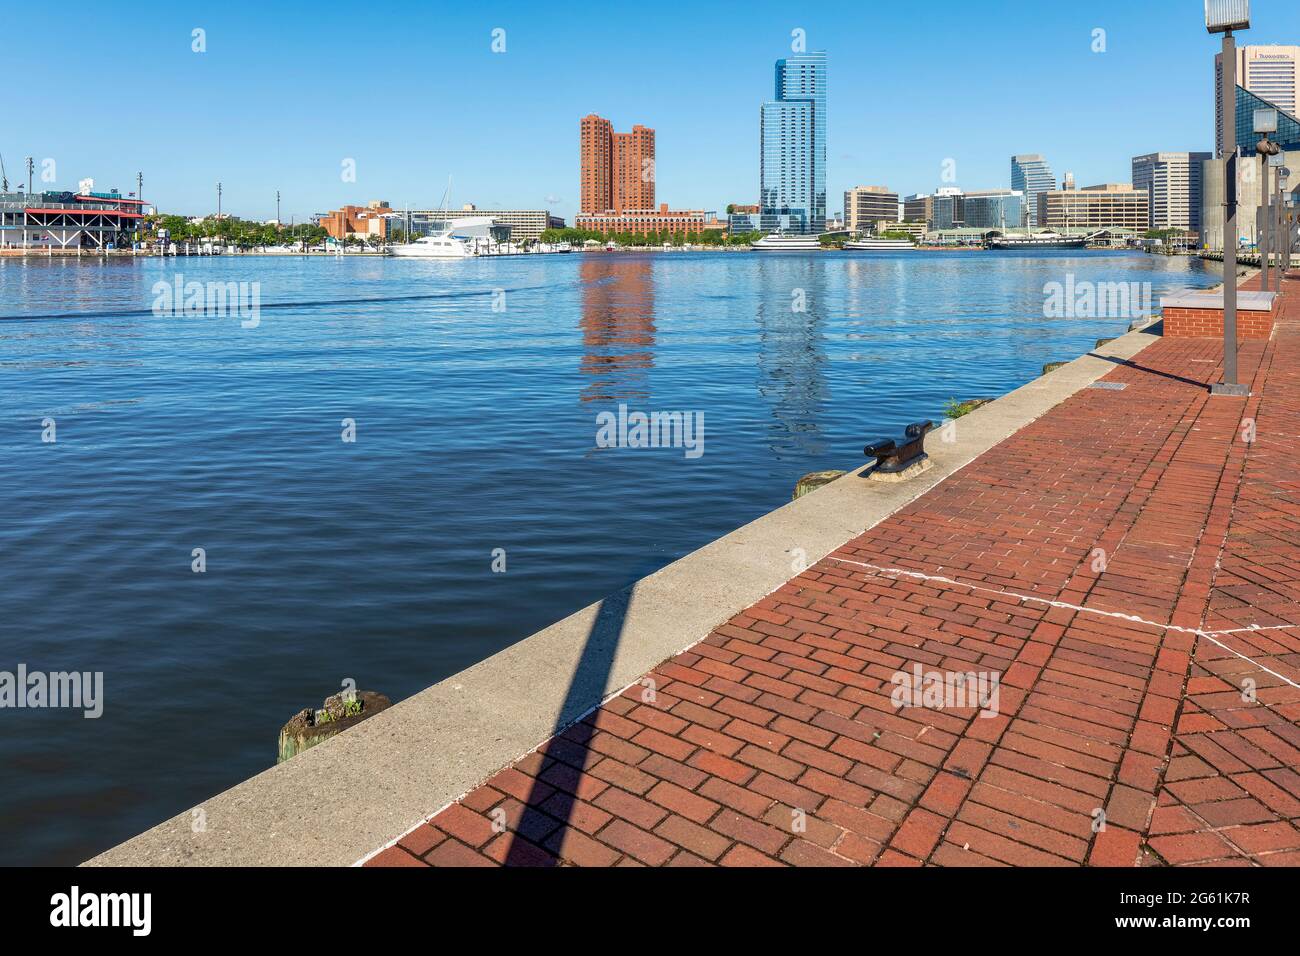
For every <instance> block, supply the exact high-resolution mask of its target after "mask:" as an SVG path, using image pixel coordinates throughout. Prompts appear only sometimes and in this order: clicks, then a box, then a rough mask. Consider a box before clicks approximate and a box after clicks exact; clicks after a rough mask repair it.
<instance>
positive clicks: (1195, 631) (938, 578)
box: [826, 554, 1300, 690]
mask: <svg viewBox="0 0 1300 956" xmlns="http://www.w3.org/2000/svg"><path fill="white" fill-rule="evenodd" d="M826 557H827V558H829V559H830V560H832V561H838V562H839V563H840V564H852V565H854V566H855V567H859V568H866V569H867V570H868V571H874V572H876V573H877V574H882V575H885V576H887V577H904V578H913V579H915V580H918V581H933V582H936V583H938V584H948V585H951V586H953V587H959V588H966V589H967V590H969V591H981V592H983V593H985V594H996V595H998V596H999V597H1009V598H1015V599H1016V600H1019V601H1030V602H1033V603H1035V604H1046V605H1047V606H1048V607H1059V608H1064V609H1066V610H1068V611H1078V612H1080V613H1082V614H1096V615H1098V616H1099V617H1109V618H1113V619H1115V620H1120V621H1129V622H1131V623H1133V624H1145V625H1147V626H1148V627H1155V628H1160V629H1161V630H1165V631H1177V632H1179V633H1180V634H1191V635H1193V636H1195V637H1203V638H1205V639H1206V640H1207V641H1209V642H1210V643H1211V644H1216V645H1218V646H1219V647H1221V648H1223V649H1224V650H1225V651H1227V652H1228V653H1229V654H1233V655H1235V656H1237V657H1239V658H1241V659H1242V660H1243V661H1246V662H1247V663H1249V664H1253V665H1254V666H1255V667H1258V668H1259V669H1260V670H1262V671H1263V672H1264V673H1265V674H1271V675H1272V676H1274V677H1276V678H1277V679H1278V680H1280V681H1282V682H1283V683H1285V684H1290V685H1291V686H1292V687H1294V688H1296V689H1297V690H1300V683H1296V682H1295V681H1293V680H1292V679H1291V678H1289V677H1287V676H1286V675H1284V674H1279V673H1278V672H1277V671H1275V670H1272V669H1271V668H1269V667H1267V666H1265V665H1264V664H1261V663H1260V662H1259V661H1257V660H1255V659H1253V658H1250V657H1247V656H1246V655H1245V654H1243V653H1241V651H1239V650H1236V649H1235V648H1232V647H1229V646H1228V645H1227V644H1225V643H1223V642H1222V641H1221V640H1219V637H1220V636H1224V635H1228V634H1242V633H1250V632H1251V631H1265V630H1269V631H1277V630H1284V629H1288V628H1290V629H1295V628H1300V625H1296V624H1281V625H1277V626H1275V627H1267V628H1263V627H1259V628H1253V627H1241V628H1234V629H1233V630H1229V631H1205V630H1202V629H1200V628H1198V627H1181V626H1180V625H1177V624H1161V623H1160V622H1159V621H1148V620H1147V619H1146V618H1142V617H1138V616H1137V615H1136V614H1121V613H1120V612H1119V611H1102V610H1098V609H1097V608H1092V607H1086V606H1084V605H1082V604H1071V603H1070V602H1068V601H1053V600H1049V599H1048V598H1042V597H1035V596H1034V595H1032V594H1020V593H1017V592H1016V591H1004V590H1001V589H1000V588H990V587H985V586H984V585H982V584H969V583H967V582H965V581H957V580H954V579H953V578H945V577H943V576H942V575H938V574H923V573H922V572H920V571H907V570H905V569H903V568H885V567H881V566H880V565H878V564H867V563H865V562H863V561H852V560H850V559H849V558H837V557H836V556H835V555H833V554H828V555H827V556H826Z"/></svg>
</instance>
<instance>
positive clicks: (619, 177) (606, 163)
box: [579, 113, 655, 213]
mask: <svg viewBox="0 0 1300 956" xmlns="http://www.w3.org/2000/svg"><path fill="white" fill-rule="evenodd" d="M579 148H580V152H581V183H580V187H579V211H581V212H583V213H597V212H608V211H613V212H622V211H623V210H625V209H653V208H654V206H655V131H654V130H652V129H649V128H648V127H645V126H633V127H632V131H631V132H630V133H616V132H614V127H613V124H611V123H610V121H609V120H607V119H604V118H602V117H600V116H596V115H595V114H594V113H593V114H590V115H588V116H584V117H583V118H582V120H581V122H580V123H579Z"/></svg>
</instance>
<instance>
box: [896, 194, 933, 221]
mask: <svg viewBox="0 0 1300 956" xmlns="http://www.w3.org/2000/svg"><path fill="white" fill-rule="evenodd" d="M903 219H904V221H906V222H924V223H929V222H932V221H933V220H934V197H933V196H931V195H930V194H929V193H913V194H912V195H910V196H904V197H903Z"/></svg>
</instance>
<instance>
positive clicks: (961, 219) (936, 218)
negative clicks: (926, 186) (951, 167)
mask: <svg viewBox="0 0 1300 956" xmlns="http://www.w3.org/2000/svg"><path fill="white" fill-rule="evenodd" d="M930 210H931V212H930V228H931V229H934V230H939V229H960V228H962V227H963V226H965V225H966V195H965V193H963V192H962V191H961V190H960V189H958V188H957V187H956V186H945V187H944V188H943V189H940V190H939V191H938V192H937V193H935V194H934V196H933V197H932V199H931V202H930Z"/></svg>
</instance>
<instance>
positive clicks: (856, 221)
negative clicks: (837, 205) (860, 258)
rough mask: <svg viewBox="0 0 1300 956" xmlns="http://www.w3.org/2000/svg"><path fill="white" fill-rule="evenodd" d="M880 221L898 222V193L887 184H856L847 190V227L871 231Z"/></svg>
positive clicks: (845, 218) (845, 200) (845, 199)
mask: <svg viewBox="0 0 1300 956" xmlns="http://www.w3.org/2000/svg"><path fill="white" fill-rule="evenodd" d="M878 222H898V193H896V192H891V191H890V190H889V189H888V188H887V187H885V186H854V187H853V188H852V189H849V190H846V191H845V193H844V228H845V229H848V230H849V231H850V232H869V231H872V230H873V229H874V227H875V224H876V223H878Z"/></svg>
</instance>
